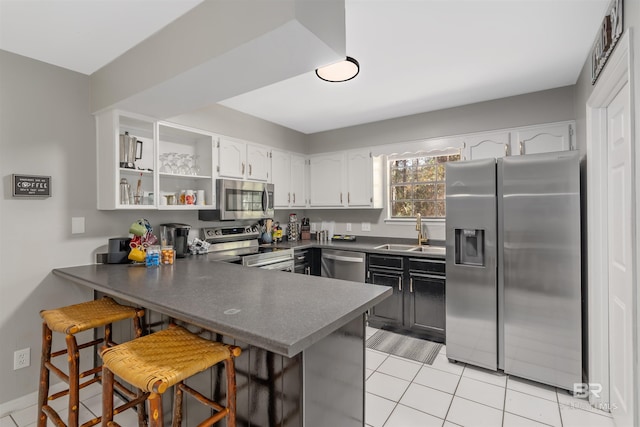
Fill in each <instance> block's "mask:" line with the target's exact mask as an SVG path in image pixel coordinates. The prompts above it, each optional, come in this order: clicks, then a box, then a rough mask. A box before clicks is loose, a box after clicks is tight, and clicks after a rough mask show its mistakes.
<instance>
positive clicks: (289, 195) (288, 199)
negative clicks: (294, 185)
mask: <svg viewBox="0 0 640 427" xmlns="http://www.w3.org/2000/svg"><path fill="white" fill-rule="evenodd" d="M287 203H291V193H287Z"/></svg>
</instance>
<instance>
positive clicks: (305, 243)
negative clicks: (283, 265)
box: [267, 236, 445, 259]
mask: <svg viewBox="0 0 640 427" xmlns="http://www.w3.org/2000/svg"><path fill="white" fill-rule="evenodd" d="M385 243H400V244H407V245H415V246H418V244H417V243H416V241H415V239H399V238H386V237H363V236H358V237H356V240H355V241H353V242H348V241H335V240H334V241H330V242H322V243H320V242H318V241H316V240H299V241H295V242H289V241H287V242H280V243H277V244H271V245H267V246H275V247H279V248H293V249H307V248H320V249H338V250H342V251H349V250H350V251H356V252H367V253H375V254H390V255H403V256H411V257H422V258H435V259H445V248H444V246H441V244H444V242H438V245H429V246H426V247H425V252H420V251H405V250H401V251H397V250H387V249H376V247H377V246H380V245H383V244H385Z"/></svg>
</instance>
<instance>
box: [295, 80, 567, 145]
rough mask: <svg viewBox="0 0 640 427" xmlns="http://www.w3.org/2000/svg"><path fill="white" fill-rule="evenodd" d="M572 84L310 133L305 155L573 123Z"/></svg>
mask: <svg viewBox="0 0 640 427" xmlns="http://www.w3.org/2000/svg"><path fill="white" fill-rule="evenodd" d="M573 90H574V89H573V86H566V87H561V88H557V89H550V90H545V91H541V92H534V93H529V94H525V95H519V96H512V97H509V98H502V99H497V100H494V101H486V102H479V103H476V104H470V105H465V106H462V107H456V108H449V109H446V110H439V111H432V112H428V113H422V114H415V115H412V116H406V117H400V118H396V119H389V120H383V121H379V122H375V123H369V124H364V125H359V126H351V127H347V128H343V129H337V130H332V131H327V132H319V133H316V134H313V135H309V137H308V138H307V144H308V152H309V153H321V152H327V151H336V150H343V149H345V148H357V147H367V146H372V145H381V144H389V143H393V142H402V141H413V140H419V139H428V138H437V137H442V136H450V135H458V134H464V133H472V132H481V131H487V130H494V129H503V128H509V127H517V126H526V125H535V124H540V123H549V122H559V121H564V120H573V119H574V117H575V113H574V101H573Z"/></svg>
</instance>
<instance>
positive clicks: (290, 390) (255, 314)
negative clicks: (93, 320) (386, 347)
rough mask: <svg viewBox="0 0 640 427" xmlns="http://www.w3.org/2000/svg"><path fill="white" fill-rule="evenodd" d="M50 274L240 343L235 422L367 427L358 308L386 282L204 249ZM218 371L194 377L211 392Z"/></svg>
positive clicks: (379, 296)
mask: <svg viewBox="0 0 640 427" xmlns="http://www.w3.org/2000/svg"><path fill="white" fill-rule="evenodd" d="M53 273H54V274H55V275H56V276H59V277H61V278H64V279H67V280H69V281H71V282H74V283H78V284H81V285H84V286H87V287H90V288H92V289H94V290H95V291H97V292H101V293H104V294H108V295H111V296H113V297H116V298H119V299H121V300H124V301H128V302H130V303H133V304H137V305H139V306H141V307H144V308H145V309H147V310H148V311H149V312H155V313H160V314H162V315H165V316H169V317H171V318H175V319H177V320H179V321H183V322H186V323H188V324H191V325H194V326H197V327H201V328H204V329H205V330H208V331H211V332H212V338H215V339H221V340H222V341H224V342H228V343H234V344H235V345H238V346H240V347H241V348H242V350H243V353H242V355H241V356H240V357H239V358H238V360H237V370H238V374H237V375H238V380H237V381H238V409H237V413H238V420H239V423H240V425H244V424H245V423H248V424H251V425H263V426H266V425H269V426H327V425H334V426H335V425H340V426H363V425H364V381H365V377H364V375H365V365H364V363H365V360H364V357H365V317H364V312H365V311H366V310H367V309H368V308H370V307H372V306H374V305H376V304H377V303H379V302H381V301H382V300H384V299H385V298H387V297H388V296H390V295H391V293H392V291H391V289H390V288H388V287H383V286H376V285H371V284H366V285H365V284H363V283H356V282H348V281H343V280H334V279H327V278H320V277H313V276H305V275H299V274H290V273H284V272H279V271H266V270H262V269H252V268H244V267H242V266H239V265H235V264H227V263H222V262H213V261H211V260H210V259H208V256H198V257H190V258H187V259H184V260H182V259H181V260H177V261H176V263H175V264H174V265H173V266H161V267H156V268H146V267H144V266H142V265H113V264H111V265H100V264H98V265H85V266H78V267H68V268H59V269H54V270H53ZM212 369H213V370H215V369H217V368H212ZM218 374H219V373H217V372H211V373H207V374H205V375H204V376H202V375H201V376H200V377H198V379H197V381H198V382H199V384H202V382H208V383H209V384H210V385H209V387H210V389H211V392H212V393H213V394H215V393H217V392H218V390H219V388H220V387H219V386H218V385H217V384H216V382H217V380H216V378H219V377H218ZM188 414H189V411H187V417H188Z"/></svg>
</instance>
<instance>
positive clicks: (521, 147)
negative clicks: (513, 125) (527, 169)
mask: <svg viewBox="0 0 640 427" xmlns="http://www.w3.org/2000/svg"><path fill="white" fill-rule="evenodd" d="M520 155H521V156H522V155H524V141H520Z"/></svg>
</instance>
